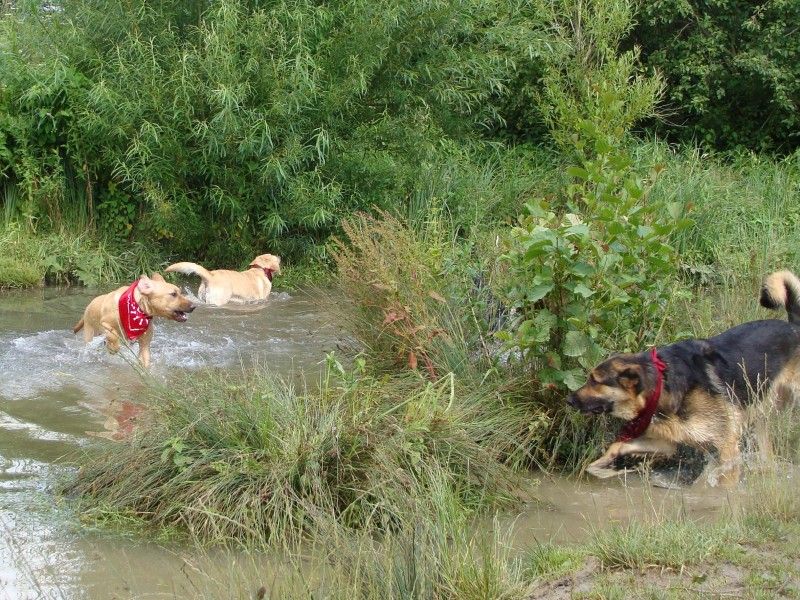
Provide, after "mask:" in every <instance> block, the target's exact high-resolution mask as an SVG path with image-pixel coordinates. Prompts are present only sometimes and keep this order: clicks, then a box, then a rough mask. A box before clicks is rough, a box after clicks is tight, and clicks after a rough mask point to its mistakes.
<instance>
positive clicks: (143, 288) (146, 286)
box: [138, 275, 154, 296]
mask: <svg viewBox="0 0 800 600" xmlns="http://www.w3.org/2000/svg"><path fill="white" fill-rule="evenodd" d="M138 288H139V291H140V292H141V293H143V294H144V295H145V296H147V295H148V294H152V293H153V289H154V288H153V280H152V279H150V278H149V277H148V276H147V275H142V276H141V277H139V285H138Z"/></svg>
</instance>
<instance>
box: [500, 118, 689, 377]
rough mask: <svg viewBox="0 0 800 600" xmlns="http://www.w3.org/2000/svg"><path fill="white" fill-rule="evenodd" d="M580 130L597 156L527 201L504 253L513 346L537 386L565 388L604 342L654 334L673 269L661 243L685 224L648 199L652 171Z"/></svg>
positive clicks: (631, 345)
mask: <svg viewBox="0 0 800 600" xmlns="http://www.w3.org/2000/svg"><path fill="white" fill-rule="evenodd" d="M583 135H584V136H585V137H586V138H588V139H590V140H592V142H593V144H594V145H595V148H596V149H597V155H596V156H595V157H594V158H593V159H591V160H588V159H587V160H585V161H583V162H582V163H581V166H576V167H573V168H571V169H570V171H569V172H570V174H571V175H572V176H573V177H574V178H575V181H574V183H572V184H570V185H568V186H567V187H566V188H565V189H564V191H563V193H562V196H561V197H560V198H557V199H551V200H547V199H540V200H538V201H536V202H532V203H529V204H527V205H526V208H527V215H525V216H523V217H522V218H521V220H520V224H519V226H517V227H515V228H514V229H513V230H512V232H511V237H510V240H509V243H510V246H509V252H508V255H507V258H508V260H509V262H510V264H511V267H512V269H513V272H512V274H511V279H512V281H513V286H512V288H511V289H510V291H509V297H510V299H511V300H512V301H513V303H514V305H515V306H516V307H517V308H519V309H520V320H519V323H518V328H517V329H516V330H515V332H514V338H513V340H514V345H515V346H518V347H519V348H520V349H522V350H523V352H525V354H526V356H527V357H528V358H529V359H532V360H534V361H535V362H536V363H537V366H538V369H537V373H538V378H539V380H540V381H541V382H542V383H543V384H561V383H563V384H565V385H567V387H569V388H571V389H574V388H576V387H578V386H580V385H581V384H582V382H583V379H584V373H585V369H586V368H588V367H591V366H593V364H594V363H596V362H597V361H598V359H599V358H601V357H602V356H603V355H604V354H605V353H606V352H607V351H608V350H609V349H612V348H613V349H614V350H617V351H625V350H637V349H639V348H640V347H641V345H642V344H643V343H644V342H646V341H652V340H653V336H654V334H655V332H656V330H657V328H658V327H659V326H660V325H661V321H662V318H663V316H662V315H663V312H664V310H665V308H666V306H667V304H668V302H669V300H670V298H671V297H672V293H673V286H674V276H675V274H676V268H675V254H674V251H673V249H672V248H671V247H670V246H669V245H668V244H667V240H668V238H669V236H670V235H671V234H672V233H673V232H674V231H675V229H676V228H678V227H681V226H686V225H687V224H688V222H687V221H686V220H685V219H682V218H681V209H682V207H680V206H672V207H669V208H671V209H672V212H671V213H666V209H667V208H668V207H666V206H664V205H662V204H656V203H653V202H647V195H646V192H647V190H648V189H649V187H650V185H651V183H650V182H651V181H652V179H653V178H654V177H655V176H656V175H657V169H654V170H653V171H652V172H651V173H650V176H649V177H650V180H649V181H648V180H646V179H643V178H642V177H640V176H639V174H638V173H637V172H636V171H635V169H633V168H632V165H631V162H630V159H629V157H628V156H627V153H626V152H625V151H624V150H622V151H620V150H616V149H615V148H613V147H612V146H611V145H610V144H608V143H607V141H606V140H605V139H604V138H603V137H601V134H600V133H599V132H598V131H597V130H595V129H593V128H592V125H591V123H584V131H583ZM561 207H564V208H561ZM665 213H666V214H665ZM576 363H577V365H579V367H577V368H576V366H577V365H576Z"/></svg>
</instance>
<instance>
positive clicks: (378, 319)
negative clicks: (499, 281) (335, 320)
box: [332, 210, 503, 380]
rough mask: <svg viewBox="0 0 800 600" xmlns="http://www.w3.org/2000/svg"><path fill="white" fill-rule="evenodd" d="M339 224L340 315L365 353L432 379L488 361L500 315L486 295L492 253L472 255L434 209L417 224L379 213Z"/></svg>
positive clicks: (481, 366)
mask: <svg viewBox="0 0 800 600" xmlns="http://www.w3.org/2000/svg"><path fill="white" fill-rule="evenodd" d="M342 227H343V231H344V236H345V238H344V239H343V240H338V241H337V242H336V243H335V244H334V247H333V252H332V254H333V259H334V262H335V264H336V267H337V273H338V282H339V285H338V288H339V291H340V292H341V293H342V294H343V295H344V296H345V298H346V299H347V300H348V302H346V303H344V304H343V305H342V306H341V307H340V308H341V312H342V319H343V321H344V323H345V324H346V325H347V326H348V328H349V329H350V330H351V332H352V333H353V334H354V336H355V337H356V339H357V340H358V341H359V342H361V343H362V345H363V346H364V349H365V351H366V352H367V353H368V354H369V355H370V356H372V357H375V358H376V360H383V361H384V362H385V363H386V365H385V366H387V367H392V366H394V367H408V368H410V369H412V370H419V371H421V372H422V373H424V374H425V375H426V376H427V377H428V378H429V379H431V380H435V379H437V378H438V377H440V376H441V375H442V374H443V373H447V372H454V373H456V374H458V375H460V376H464V375H467V374H469V373H474V372H475V371H481V370H486V369H488V368H489V367H490V366H491V359H492V354H491V348H490V346H492V345H493V344H492V339H491V332H490V329H491V326H492V325H493V324H495V325H496V324H497V322H498V320H500V319H502V318H503V316H502V314H499V312H498V311H500V310H501V307H500V306H499V305H498V304H496V303H492V295H491V289H490V286H491V281H490V280H491V277H492V268H493V266H492V263H491V258H492V257H491V255H490V254H486V253H480V252H478V253H475V254H472V255H471V254H470V246H469V244H467V243H465V242H463V241H462V240H459V239H458V235H457V234H456V233H455V232H454V231H453V228H452V227H451V225H450V223H449V221H448V219H447V217H446V215H443V214H442V213H441V211H438V212H437V211H436V210H433V211H430V212H428V213H427V218H425V220H424V221H418V222H417V223H416V224H415V225H411V224H408V223H406V222H405V221H403V220H401V219H399V218H398V217H395V216H392V215H390V214H388V213H381V214H380V215H378V216H371V215H367V214H361V215H357V216H356V217H354V218H352V219H350V220H348V221H346V222H345V223H343V225H342ZM481 254H483V256H481ZM470 263H471V264H470ZM484 269H485V270H484ZM493 322H494V323H493Z"/></svg>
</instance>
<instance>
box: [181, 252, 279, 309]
mask: <svg viewBox="0 0 800 600" xmlns="http://www.w3.org/2000/svg"><path fill="white" fill-rule="evenodd" d="M166 271H167V272H169V273H183V274H184V275H198V276H199V277H200V279H202V280H203V282H202V283H201V284H200V288H199V289H198V290H197V297H198V298H200V300H202V301H203V302H205V303H207V304H214V305H216V306H222V305H223V304H227V303H228V302H254V301H257V300H266V299H267V298H268V297H269V293H270V291H271V290H272V276H273V275H274V274H278V275H280V272H281V257H280V256H274V255H272V254H262V255H260V256H256V257H255V258H254V259H253V262H251V263H250V268H249V269H248V270H247V271H228V270H226V269H217V270H215V271H208V270H207V269H205V268H204V267H201V266H200V265H198V264H195V263H191V262H179V263H175V264H172V265H170V266H168V267H167V268H166Z"/></svg>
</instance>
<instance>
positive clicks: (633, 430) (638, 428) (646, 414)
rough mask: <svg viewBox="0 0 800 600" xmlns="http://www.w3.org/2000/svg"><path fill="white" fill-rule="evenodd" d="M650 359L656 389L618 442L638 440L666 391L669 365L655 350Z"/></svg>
mask: <svg viewBox="0 0 800 600" xmlns="http://www.w3.org/2000/svg"><path fill="white" fill-rule="evenodd" d="M650 359H651V360H652V361H653V366H654V367H655V368H656V387H655V388H654V389H653V391H652V392H651V393H650V396H648V398H647V404H645V405H644V408H643V409H642V411H641V412H640V413H639V414H638V415H636V416H635V417H634V418H633V420H631V421H628V422H627V423H626V424H625V426H624V427H623V428H622V431H621V432H620V434H619V437H617V441H618V442H629V441H631V440H635V439H636V438H638V437H639V436H640V435H642V434H643V433H644V432H645V430H646V429H647V428H648V427H649V426H650V421H652V420H653V415H655V414H656V409H657V408H658V400H659V398H661V391H662V390H663V389H664V370H665V369H666V368H667V365H666V363H665V362H664V361H663V360H661V359H660V358H659V357H658V353H657V352H656V349H655V348H653V349H652V350H651V351H650Z"/></svg>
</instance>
